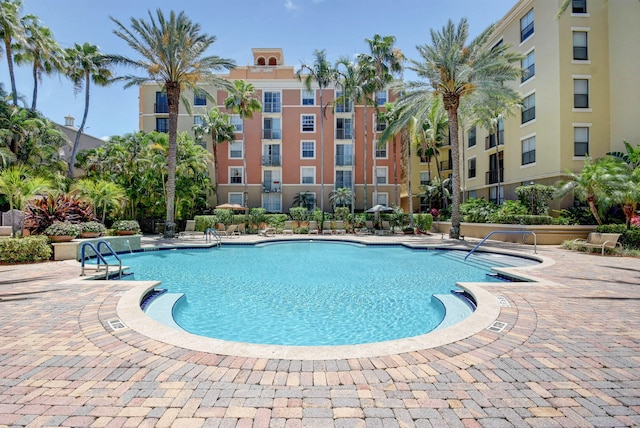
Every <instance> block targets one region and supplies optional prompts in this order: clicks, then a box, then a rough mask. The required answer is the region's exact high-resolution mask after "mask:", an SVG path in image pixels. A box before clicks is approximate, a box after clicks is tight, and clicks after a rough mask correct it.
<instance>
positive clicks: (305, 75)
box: [296, 49, 353, 221]
mask: <svg viewBox="0 0 640 428" xmlns="http://www.w3.org/2000/svg"><path fill="white" fill-rule="evenodd" d="M313 55H314V57H315V58H314V60H313V62H312V63H310V64H306V63H304V64H302V65H301V66H300V69H299V70H298V71H297V72H296V76H297V77H298V80H300V81H301V82H304V86H305V88H307V90H311V85H312V83H313V82H315V83H316V84H317V85H318V89H319V90H320V94H319V95H320V210H321V211H322V219H323V221H324V109H325V105H324V100H323V94H322V90H323V89H325V88H327V87H329V85H331V84H332V83H333V82H334V81H335V80H336V77H337V76H336V71H335V69H334V68H333V67H332V66H331V63H330V62H329V61H328V60H327V53H326V51H325V50H324V49H322V50H317V49H316V50H315V51H313ZM351 180H353V177H351Z"/></svg>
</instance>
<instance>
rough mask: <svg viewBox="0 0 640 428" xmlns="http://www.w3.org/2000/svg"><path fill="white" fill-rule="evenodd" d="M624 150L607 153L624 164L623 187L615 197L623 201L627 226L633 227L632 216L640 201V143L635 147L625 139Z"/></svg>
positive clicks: (616, 192)
mask: <svg viewBox="0 0 640 428" xmlns="http://www.w3.org/2000/svg"><path fill="white" fill-rule="evenodd" d="M624 147H625V149H626V151H627V152H626V153H624V152H609V153H607V155H609V156H611V157H613V158H615V159H618V160H619V161H620V163H621V165H624V166H622V171H623V175H624V176H625V178H624V179H623V181H622V183H621V187H620V188H619V189H616V191H615V193H614V197H615V199H617V200H619V201H620V202H621V203H622V210H623V212H624V215H625V219H626V220H625V222H626V224H627V228H629V227H631V218H632V217H633V215H634V214H635V212H636V207H637V205H638V201H639V200H640V145H637V146H636V147H633V146H632V145H631V144H629V143H628V142H627V141H624Z"/></svg>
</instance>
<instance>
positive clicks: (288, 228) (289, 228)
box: [282, 220, 293, 235]
mask: <svg viewBox="0 0 640 428" xmlns="http://www.w3.org/2000/svg"><path fill="white" fill-rule="evenodd" d="M282 233H283V234H284V235H293V221H290V220H287V221H285V222H284V229H282Z"/></svg>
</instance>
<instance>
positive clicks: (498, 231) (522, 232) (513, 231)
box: [464, 230, 538, 261]
mask: <svg viewBox="0 0 640 428" xmlns="http://www.w3.org/2000/svg"><path fill="white" fill-rule="evenodd" d="M494 233H502V234H505V235H514V234H523V235H527V234H531V235H533V252H534V254H538V242H537V238H536V234H535V232H533V231H531V230H494V231H492V232H490V233H489V234H488V235H487V236H485V237H484V239H483V240H482V241H480V242H478V244H477V245H476V246H475V247H473V249H472V250H471V251H469V253H468V254H467V255H466V256H464V260H465V261H466V260H467V257H469V256H470V255H471V254H473V252H474V251H475V250H477V249H478V247H480V246H481V245H482V244H484V242H485V241H486V240H487V239H489V238H490V237H491V235H493V234H494ZM523 240H524V238H523Z"/></svg>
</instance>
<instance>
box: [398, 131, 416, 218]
mask: <svg viewBox="0 0 640 428" xmlns="http://www.w3.org/2000/svg"><path fill="white" fill-rule="evenodd" d="M396 182H397V181H396ZM407 184H408V186H409V189H408V192H407V193H408V196H409V227H411V228H413V192H412V190H411V142H409V144H407Z"/></svg>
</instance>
